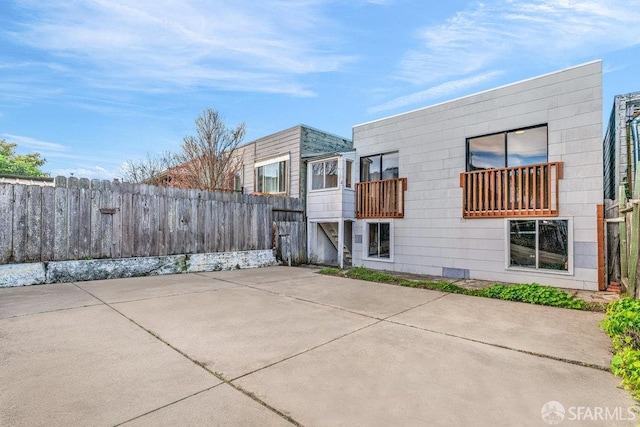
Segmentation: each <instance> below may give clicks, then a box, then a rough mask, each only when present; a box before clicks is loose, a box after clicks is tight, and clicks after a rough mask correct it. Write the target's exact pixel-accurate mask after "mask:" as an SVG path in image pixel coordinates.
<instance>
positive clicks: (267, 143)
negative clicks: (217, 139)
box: [239, 126, 302, 197]
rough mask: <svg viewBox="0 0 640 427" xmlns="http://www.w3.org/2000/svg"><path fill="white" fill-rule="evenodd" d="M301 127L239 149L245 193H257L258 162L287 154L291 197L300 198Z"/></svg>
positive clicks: (261, 139)
mask: <svg viewBox="0 0 640 427" xmlns="http://www.w3.org/2000/svg"><path fill="white" fill-rule="evenodd" d="M301 129H302V127H301V126H295V127H292V128H290V129H286V130H283V131H281V132H278V133H274V134H273V135H269V136H266V137H264V138H260V139H257V140H255V141H253V142H250V143H248V144H245V145H243V146H242V147H240V148H239V150H240V151H241V153H240V154H241V155H242V162H243V165H244V166H243V178H244V188H245V190H244V191H245V193H251V192H253V191H256V188H255V183H254V180H255V168H254V164H255V163H256V162H261V161H263V160H268V159H269V158H275V157H278V156H282V155H285V154H289V155H290V161H289V195H290V196H291V197H300V138H301Z"/></svg>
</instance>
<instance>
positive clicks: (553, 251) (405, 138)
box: [352, 61, 604, 290]
mask: <svg viewBox="0 0 640 427" xmlns="http://www.w3.org/2000/svg"><path fill="white" fill-rule="evenodd" d="M602 127H603V123H602V64H601V62H600V61H595V62H591V63H587V64H583V65H579V66H576V67H572V68H568V69H565V70H561V71H558V72H554V73H551V74H547V75H543V76H539V77H535V78H532V79H528V80H524V81H521V82H517V83H513V84H510V85H507V86H503V87H499V88H496V89H492V90H488V91H485V92H482V93H478V94H475V95H470V96H466V97H463V98H459V99H455V100H452V101H448V102H444V103H441V104H437V105H433V106H430V107H426V108H422V109H419V110H415V111H411V112H408V113H404V114H399V115H395V116H391V117H387V118H383V119H380V120H376V121H372V122H369V123H364V124H360V125H357V126H355V127H354V128H353V145H354V149H355V150H356V153H357V161H356V169H357V170H356V174H357V175H356V176H358V177H359V182H358V183H356V205H357V207H356V217H357V219H356V222H355V224H354V226H353V235H354V241H353V252H352V256H353V265H355V266H366V267H369V268H374V269H383V270H393V271H404V272H413V273H420V274H431V275H441V276H445V277H452V278H473V279H483V280H495V281H504V282H517V283H524V282H537V283H541V284H549V285H554V286H559V287H567V288H577V289H591V290H597V289H599V287H600V288H602V287H603V286H604V267H603V265H602V264H601V263H602V262H603V259H604V255H603V253H602V252H603V249H602V248H603V243H602V240H603V236H602V233H601V232H600V231H599V230H601V227H598V220H597V212H598V211H600V212H601V211H602V203H603V196H602V195H603V151H602V145H601V144H602Z"/></svg>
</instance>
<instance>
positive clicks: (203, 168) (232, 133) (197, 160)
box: [176, 108, 245, 191]
mask: <svg viewBox="0 0 640 427" xmlns="http://www.w3.org/2000/svg"><path fill="white" fill-rule="evenodd" d="M195 122H196V136H186V137H185V138H184V140H183V142H182V150H181V152H180V153H178V154H177V156H176V158H177V160H178V164H179V166H178V168H179V172H180V174H179V175H180V179H182V180H183V182H184V184H185V186H186V187H188V188H197V189H200V190H209V191H212V190H233V189H234V178H235V175H236V173H237V172H238V171H239V169H240V167H241V166H242V164H241V161H242V152H241V151H242V150H239V149H238V146H239V145H240V144H241V143H242V140H243V139H244V135H245V124H244V123H240V124H238V125H237V126H236V128H235V129H230V128H227V126H226V125H225V122H224V119H223V118H222V117H221V116H220V114H219V113H218V112H217V111H216V110H213V109H210V108H208V109H205V110H204V111H203V112H202V115H200V116H199V117H198V118H197V119H196V121H195Z"/></svg>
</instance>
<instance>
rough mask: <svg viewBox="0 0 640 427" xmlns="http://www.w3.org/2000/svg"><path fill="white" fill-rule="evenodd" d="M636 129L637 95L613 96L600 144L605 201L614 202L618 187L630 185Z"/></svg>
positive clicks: (638, 154) (637, 152) (638, 150)
mask: <svg viewBox="0 0 640 427" xmlns="http://www.w3.org/2000/svg"><path fill="white" fill-rule="evenodd" d="M639 125H640V92H634V93H629V94H625V95H617V96H615V97H614V99H613V108H612V109H611V116H610V119H609V124H608V126H607V132H606V134H605V137H604V143H603V146H604V198H605V199H608V200H618V193H619V188H620V185H621V184H632V181H633V180H632V179H630V176H632V175H631V174H630V173H633V172H634V171H635V165H636V163H637V162H638V161H640V140H639V138H640V135H639V131H640V129H639ZM629 165H631V168H629Z"/></svg>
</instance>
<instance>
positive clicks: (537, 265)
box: [507, 218, 573, 273]
mask: <svg viewBox="0 0 640 427" xmlns="http://www.w3.org/2000/svg"><path fill="white" fill-rule="evenodd" d="M516 222H522V223H527V222H533V223H534V224H535V226H534V230H533V231H525V232H524V234H533V238H534V247H533V248H532V249H533V250H534V257H535V258H534V263H533V265H526V264H522V263H514V255H513V254H512V250H513V248H512V245H513V234H514V233H513V231H512V225H513V223H516ZM547 222H549V223H552V222H564V223H565V224H566V225H565V227H566V230H565V231H566V234H565V236H564V237H566V242H564V245H565V248H566V253H565V254H562V253H559V252H555V255H561V256H562V255H563V256H564V257H565V258H564V260H563V263H564V266H563V268H546V267H542V266H541V264H542V261H541V258H542V257H541V252H546V253H551V254H554V252H549V251H544V249H543V244H542V242H541V239H542V234H541V231H540V229H541V224H542V225H546V224H545V223H547ZM572 240H573V237H572V233H571V221H570V220H569V219H567V218H548V219H547V218H527V219H524V218H522V219H509V220H507V242H508V252H507V254H508V257H507V260H508V262H507V267H508V268H516V269H525V270H531V271H539V272H558V273H572V265H571V261H570V260H571V257H572V253H571V246H572V244H573V241H572ZM520 256H521V257H522V256H523V255H522V254H520ZM547 257H548V255H547ZM546 262H547V263H549V261H548V260H547V261H546Z"/></svg>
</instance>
